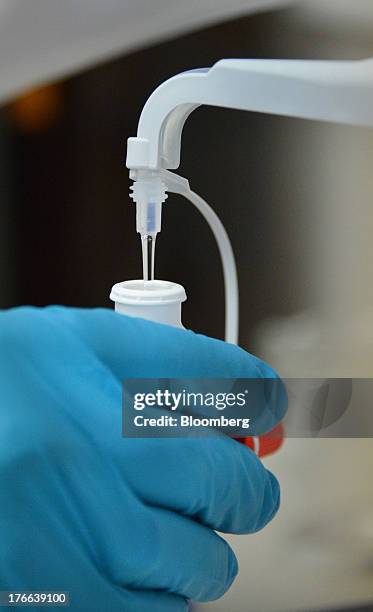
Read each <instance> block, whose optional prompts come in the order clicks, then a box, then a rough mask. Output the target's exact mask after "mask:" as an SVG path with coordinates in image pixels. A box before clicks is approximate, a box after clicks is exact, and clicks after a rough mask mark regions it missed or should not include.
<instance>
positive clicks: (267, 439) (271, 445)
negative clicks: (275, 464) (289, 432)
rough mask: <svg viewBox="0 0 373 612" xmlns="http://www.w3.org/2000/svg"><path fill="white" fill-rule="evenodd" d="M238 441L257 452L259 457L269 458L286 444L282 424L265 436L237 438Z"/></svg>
mask: <svg viewBox="0 0 373 612" xmlns="http://www.w3.org/2000/svg"><path fill="white" fill-rule="evenodd" d="M237 440H238V442H241V443H242V444H245V446H247V447H248V448H251V450H253V451H255V452H256V453H257V455H258V457H268V455H273V453H275V452H276V451H278V449H279V448H280V447H281V446H282V444H283V442H284V426H283V424H282V423H279V424H278V425H276V427H275V428H274V429H272V430H271V431H269V432H268V433H266V434H264V435H263V436H256V437H255V438H253V437H250V438H237Z"/></svg>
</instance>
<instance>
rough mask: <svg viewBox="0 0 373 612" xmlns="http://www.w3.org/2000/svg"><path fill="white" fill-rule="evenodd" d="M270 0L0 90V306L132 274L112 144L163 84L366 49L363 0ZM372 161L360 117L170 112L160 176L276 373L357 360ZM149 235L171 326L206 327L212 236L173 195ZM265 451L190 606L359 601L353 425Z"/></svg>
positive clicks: (363, 470) (96, 292) (210, 318)
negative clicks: (210, 217) (243, 66)
mask: <svg viewBox="0 0 373 612" xmlns="http://www.w3.org/2000/svg"><path fill="white" fill-rule="evenodd" d="M37 4H40V2H39V1H38V3H37ZM270 4H273V3H270ZM287 4H289V5H288V6H286V7H284V8H281V9H279V8H276V10H274V8H273V9H272V10H268V11H266V12H260V13H258V14H252V13H251V12H250V13H249V12H248V11H246V10H245V3H244V2H242V3H241V8H240V10H239V11H238V13H239V16H237V15H235V16H234V18H232V16H231V17H230V18H229V17H227V16H226V15H225V14H224V18H223V16H222V15H219V16H218V18H215V19H213V18H212V16H211V19H205V20H204V22H206V23H207V24H208V25H202V26H201V25H200V24H199V23H198V20H197V19H195V20H194V23H193V25H191V27H190V28H189V29H190V31H188V32H182V33H177V35H176V34H173V35H172V34H169V35H168V36H166V37H165V40H163V41H162V42H160V41H158V42H155V41H154V40H153V38H152V36H151V35H150V34H149V35H148V38H147V39H145V40H144V41H142V42H141V43H139V44H138V45H137V46H136V45H133V48H131V49H130V50H126V51H125V52H123V50H121V52H116V53H115V52H114V51H112V52H111V53H110V54H109V55H110V57H107V58H106V57H103V56H102V57H101V59H100V60H99V61H98V60H97V61H96V62H94V64H95V65H91V64H89V65H87V66H84V65H82V66H81V67H80V69H79V71H78V72H77V73H76V74H74V76H69V77H68V78H59V79H58V80H55V79H51V78H50V77H48V78H46V77H44V78H40V79H39V80H40V83H39V84H38V87H37V88H31V89H28V88H26V89H25V88H22V87H20V86H19V85H18V84H17V83H15V85H14V88H13V90H12V88H10V89H9V91H5V93H4V96H3V100H4V102H3V105H2V107H1V109H0V156H1V164H0V218H1V223H0V306H1V307H2V308H7V307H10V306H15V305H18V304H35V305H45V304H51V303H61V304H67V305H74V306H83V307H91V306H106V307H111V304H110V302H109V299H108V294H109V291H110V288H111V286H112V285H113V284H114V283H115V282H118V281H120V280H125V279H130V278H138V277H139V276H140V275H141V257H140V241H139V238H138V237H137V235H136V233H135V209H134V205H133V204H132V203H130V200H129V198H128V192H129V181H128V173H127V171H126V169H125V166H124V159H125V146H126V139H127V137H128V136H133V135H135V134H136V128H137V121H138V118H139V113H140V111H141V108H142V106H143V104H144V102H145V100H146V99H147V97H148V96H149V94H150V93H151V92H152V90H153V89H154V88H155V87H156V86H157V85H158V84H160V83H161V82H162V81H164V80H165V79H167V78H168V77H170V76H172V75H173V74H175V73H177V72H180V71H182V70H186V69H189V68H193V67H205V66H210V65H211V64H213V63H214V62H215V61H216V60H218V59H220V58H223V57H226V58H228V57H262V58H295V59H299V58H303V59H306V58H315V59H316V58H317V59H361V58H365V57H371V56H373V4H372V2H371V1H370V0H355V1H354V2H353V3H352V2H347V1H346V0H330V1H328V2H326V1H320V0H312V1H308V2H307V0H305V1H304V2H301V3H295V4H294V3H287ZM212 6H213V5H212V4H211V13H213V9H212ZM37 18H38V16H37V14H35V19H37ZM152 18H153V17H152V15H150V17H149V28H148V29H149V32H151V26H152V21H151V20H152ZM0 21H1V12H0ZM209 21H211V22H213V23H212V24H211V23H210V24H209ZM0 32H1V25H0ZM83 64H84V62H83ZM15 65H16V64H15ZM47 72H48V71H47ZM62 72H63V71H62ZM25 82H26V81H25ZM372 104H373V100H372ZM372 163H373V132H372V131H370V130H366V129H362V128H352V127H346V126H337V125H333V126H332V125H329V124H321V123H317V122H309V121H302V120H298V119H287V118H282V117H272V116H266V115H260V114H255V113H245V112H240V111H229V110H223V109H215V108H207V107H202V108H199V109H197V110H196V111H195V112H194V113H193V114H192V115H191V117H190V119H189V120H188V122H187V124H186V126H185V129H184V134H183V145H182V162H181V166H180V169H179V171H178V172H180V174H181V175H183V176H186V177H188V178H189V180H190V183H191V186H192V188H193V189H194V190H195V191H197V193H200V194H201V195H203V197H205V198H206V200H207V201H208V202H209V203H211V204H212V205H213V207H214V209H215V210H216V212H217V213H218V214H219V216H220V218H221V219H222V221H223V222H224V225H225V226H226V228H227V231H228V233H229V235H230V237H231V240H232V244H233V248H234V251H235V254H236V258H237V264H238V272H239V282H240V310H241V321H240V343H241V345H242V346H244V347H245V348H246V349H248V350H250V351H252V352H255V353H257V354H259V355H260V356H262V357H264V358H265V359H267V360H268V361H270V362H271V363H272V364H273V365H274V366H275V367H276V368H277V370H278V371H279V372H280V374H282V375H284V376H315V377H317V376H322V377H324V376H335V377H338V376H351V377H354V376H355V377H363V376H367V377H371V376H372V370H373V348H372V347H373V337H372V336H373V333H372V330H373V283H372V280H371V270H372V269H373V244H372V229H373V214H372V199H373V197H372V196H373V173H372ZM157 249H158V250H157V261H156V276H157V277H158V278H164V279H167V280H172V281H175V282H180V283H182V284H183V285H184V286H185V288H186V291H187V294H188V298H189V299H188V302H187V303H186V304H185V307H184V325H185V326H186V327H190V328H192V329H194V330H196V331H199V332H203V333H206V334H208V335H212V336H216V337H220V338H221V337H222V336H223V324H224V304H223V283H222V272H221V268H220V262H219V258H218V252H217V249H216V246H215V244H214V240H213V238H212V236H211V235H210V233H209V230H208V228H207V226H206V225H205V222H204V221H203V220H202V219H201V218H200V217H199V215H198V213H197V212H195V210H194V209H193V208H192V207H191V206H190V205H189V204H188V203H187V202H185V201H183V200H182V199H181V198H179V197H177V196H170V197H169V199H168V200H167V202H166V204H165V206H164V213H163V231H162V233H161V234H160V237H159V239H158V246H157ZM266 463H267V465H268V467H270V468H271V469H272V470H273V471H274V472H275V473H276V474H277V475H278V477H279V479H280V482H281V484H282V491H283V504H282V510H281V511H280V514H279V516H278V518H277V519H276V520H275V521H274V522H273V524H272V525H270V526H269V527H268V528H267V529H266V530H264V532H263V533H261V534H257V535H255V536H247V537H246V536H245V537H241V536H240V537H232V538H230V540H231V542H232V543H233V544H232V545H233V547H234V549H235V550H236V551H237V554H238V558H239V562H240V567H241V570H240V576H239V578H238V580H237V582H236V584H235V585H234V587H233V588H232V590H231V592H230V593H229V594H228V595H227V596H226V597H225V598H223V600H221V601H220V602H215V603H213V604H209V605H206V606H200V607H199V609H200V610H205V609H206V610H210V609H211V610H216V611H223V610H224V611H226V610H230V611H232V612H245V611H246V610H255V611H258V612H259V611H260V612H275V611H278V612H287V611H288V612H292V611H299V612H300V611H305V610H308V611H312V610H337V609H340V610H358V609H359V610H360V609H361V610H362V609H364V610H365V609H366V610H373V606H372V607H370V602H373V487H372V470H373V445H372V441H371V440H368V439H359V440H352V439H350V440H287V441H286V443H285V445H284V447H283V449H282V450H281V452H280V453H279V454H278V455H276V456H274V457H271V458H269V459H268V460H267V461H266Z"/></svg>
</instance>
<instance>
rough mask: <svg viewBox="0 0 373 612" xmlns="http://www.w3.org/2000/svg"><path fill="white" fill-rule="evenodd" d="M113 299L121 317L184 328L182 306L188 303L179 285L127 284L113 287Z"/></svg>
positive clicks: (129, 282)
mask: <svg viewBox="0 0 373 612" xmlns="http://www.w3.org/2000/svg"><path fill="white" fill-rule="evenodd" d="M110 299H111V300H113V301H114V302H115V311H116V312H118V313H120V314H124V315H127V316H129V317H140V318H142V319H147V320H148V321H154V322H156V323H163V324H165V325H171V326H172V327H180V328H182V327H183V324H182V321H181V304H182V302H184V301H185V300H186V294H185V290H184V288H183V287H182V286H181V285H178V284H176V283H171V282H169V281H160V280H154V281H145V282H144V281H143V280H131V281H124V282H122V283H117V284H116V285H114V287H113V288H112V290H111V294H110Z"/></svg>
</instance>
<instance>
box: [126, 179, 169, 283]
mask: <svg viewBox="0 0 373 612" xmlns="http://www.w3.org/2000/svg"><path fill="white" fill-rule="evenodd" d="M130 176H131V179H133V181H134V184H133V186H132V187H131V189H132V194H131V198H132V199H133V201H134V202H135V203H136V230H137V232H138V233H139V234H140V238H141V246H142V262H143V278H144V281H147V280H154V261H155V241H156V237H157V234H158V232H160V230H161V221H162V204H163V202H164V201H165V200H166V199H167V194H166V185H165V184H164V182H163V181H162V179H161V177H160V175H159V173H157V172H148V171H140V170H139V171H133V172H131V175H130Z"/></svg>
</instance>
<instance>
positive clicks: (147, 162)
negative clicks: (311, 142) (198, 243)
mask: <svg viewBox="0 0 373 612" xmlns="http://www.w3.org/2000/svg"><path fill="white" fill-rule="evenodd" d="M203 104H206V105H210V106H219V107H224V108H232V109H238V110H247V111H256V112H262V113H270V114H276V115H283V116H288V117H298V118H305V119H314V120H320V121H331V122H335V123H345V124H351V125H360V126H373V59H368V60H362V61H351V62H350V61H343V62H340V61H309V60H257V59H225V60H221V61H219V62H217V63H216V64H214V66H212V68H210V69H197V70H190V71H187V72H183V73H181V74H178V75H176V76H174V77H172V78H171V79H168V80H167V81H165V82H164V83H162V84H161V85H160V86H159V87H158V88H157V89H156V90H155V91H154V92H153V93H152V95H151V96H150V97H149V99H148V101H147V102H146V104H145V106H144V108H143V110H142V113H141V116H140V120H139V125H138V131H137V136H136V137H134V138H129V139H128V148H127V162H126V163H127V167H128V168H129V169H130V170H131V173H130V176H131V178H132V179H133V180H134V181H135V185H134V187H133V189H134V193H133V194H132V197H133V199H134V200H135V202H136V204H137V230H138V232H139V233H140V234H141V237H142V242H143V257H144V260H145V259H147V254H146V253H145V254H144V244H145V245H146V244H148V242H147V241H148V238H149V236H150V237H151V238H152V249H151V250H152V258H153V261H154V240H155V236H156V233H157V232H158V231H160V227H161V208H162V202H163V201H164V199H165V197H166V191H171V192H173V191H175V192H177V193H182V194H183V195H184V196H185V197H187V198H188V199H190V200H191V202H192V203H193V204H194V205H197V208H199V210H200V211H201V212H203V214H204V216H205V217H206V219H207V220H208V222H209V223H210V225H211V227H212V229H213V231H214V235H215V237H216V238H217V240H218V246H219V249H220V252H221V256H222V259H223V265H224V271H225V274H224V275H225V281H226V282H227V280H228V282H231V286H230V289H229V291H227V287H226V293H225V294H226V339H227V340H228V341H230V342H236V341H237V328H238V294H237V292H236V289H234V287H236V288H237V275H236V268H235V262H234V257H233V252H232V248H231V245H230V242H229V239H228V237H227V235H226V233H225V230H224V228H223V232H221V231H220V229H221V227H223V226H222V224H221V222H220V221H219V219H217V217H216V214H215V213H214V212H213V211H211V209H210V207H209V206H208V205H207V204H206V202H204V201H203V200H202V199H201V198H199V196H197V194H195V193H193V192H191V191H190V190H189V189H188V188H187V187H186V184H185V183H184V184H183V185H181V183H180V184H178V181H179V180H182V179H181V177H177V176H175V175H172V173H169V172H165V171H166V170H170V169H175V168H177V167H178V166H179V163H180V146H181V134H182V129H183V126H184V123H185V121H186V119H187V118H188V117H189V115H190V114H191V113H192V111H193V110H195V109H196V108H197V107H198V106H200V105H203ZM172 177H173V178H172ZM178 185H179V186H178ZM201 203H202V204H201ZM209 211H211V212H212V213H213V214H212V215H211V214H210V212H209ZM218 227H219V229H218ZM227 258H228V263H227ZM228 269H229V271H230V272H229V278H228V279H227V274H228V272H227V270H228ZM145 270H146V271H147V272H148V270H149V266H148V265H147V266H145V265H144V274H145ZM147 278H148V276H147ZM228 320H230V323H229V321H228Z"/></svg>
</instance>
